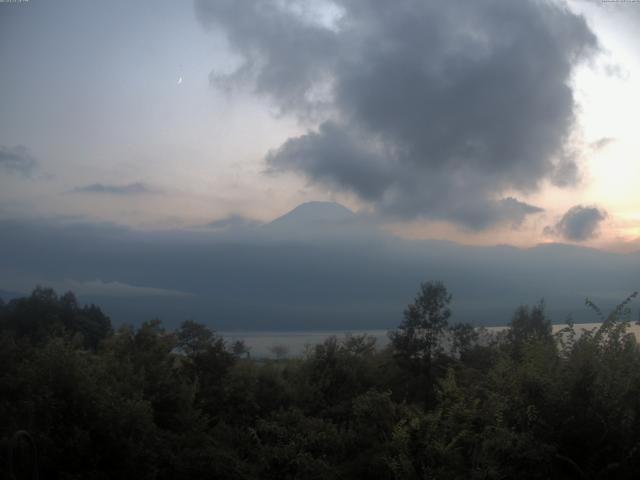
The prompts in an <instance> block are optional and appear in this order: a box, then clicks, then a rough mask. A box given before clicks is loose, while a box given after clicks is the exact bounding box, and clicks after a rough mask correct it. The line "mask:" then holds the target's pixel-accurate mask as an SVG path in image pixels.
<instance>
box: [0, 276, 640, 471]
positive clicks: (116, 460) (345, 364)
mask: <svg viewBox="0 0 640 480" xmlns="http://www.w3.org/2000/svg"><path fill="white" fill-rule="evenodd" d="M634 297H635V294H633V295H631V296H630V297H628V298H627V299H626V300H624V301H622V303H621V304H620V305H619V306H618V307H616V308H615V309H614V310H613V311H612V312H611V313H603V312H601V311H600V310H599V309H598V307H597V306H596V305H595V304H593V303H592V302H590V301H589V300H587V301H586V306H585V308H590V309H591V310H593V313H594V315H595V316H596V318H597V319H599V320H600V321H601V322H602V323H601V326H600V327H599V328H597V329H593V330H590V331H586V332H584V333H579V332H580V329H579V326H577V325H574V324H572V323H571V322H569V323H568V326H567V327H566V328H565V329H563V330H562V331H561V332H559V333H556V334H553V333H552V329H551V319H550V318H548V316H547V314H546V313H545V307H544V303H543V302H540V303H538V304H536V305H533V306H520V307H517V308H516V309H515V312H514V313H513V316H512V318H511V320H510V323H509V328H507V329H505V330H504V331H501V332H500V333H489V332H488V331H484V330H481V329H476V328H474V327H473V326H471V325H468V324H460V323H456V322H455V315H454V314H453V311H454V310H455V302H454V301H453V300H454V299H453V298H452V295H451V294H450V293H449V292H448V290H447V288H446V287H445V286H444V285H443V284H442V283H439V282H425V283H423V284H421V285H420V287H419V289H418V293H417V295H416V297H415V300H414V301H413V302H412V303H411V304H409V305H408V306H407V308H406V310H405V311H404V314H403V315H402V313H403V312H398V318H399V319H401V321H400V323H399V325H398V326H397V328H395V329H393V330H391V331H390V332H389V337H390V342H389V345H388V346H387V347H385V348H377V347H376V345H375V340H374V339H373V338H371V337H368V336H366V335H364V336H353V335H346V336H344V337H343V338H336V337H331V338H329V339H327V340H326V341H324V343H321V344H318V345H315V346H310V347H309V348H308V349H307V351H306V353H305V354H304V355H303V356H300V357H295V358H287V357H286V356H284V355H281V356H279V357H278V358H254V357H252V356H251V352H250V350H248V349H247V347H246V346H245V345H244V344H243V343H242V342H235V343H230V342H228V341H226V340H225V339H224V338H222V337H221V336H219V335H218V334H216V333H215V331H213V330H212V329H211V328H209V327H207V326H205V325H203V324H200V323H197V322H194V321H191V320H187V321H185V322H183V323H182V324H181V325H180V326H179V327H178V328H176V329H174V330H171V329H167V328H165V327H164V326H163V324H162V322H161V321H159V320H149V321H146V322H144V323H142V324H140V325H139V326H131V325H123V326H119V327H118V328H114V327H113V326H112V324H111V321H110V319H109V318H108V316H107V315H105V313H104V312H103V311H102V310H101V309H100V308H99V307H98V306H95V305H89V306H85V305H81V304H80V303H79V302H78V300H77V299H76V297H75V296H74V295H73V294H72V293H66V294H64V295H61V296H59V295H58V294H56V293H55V292H54V291H53V290H51V289H47V288H41V287H38V288H36V289H35V290H34V291H33V292H32V293H31V295H30V296H28V297H24V298H18V299H13V300H11V301H8V302H6V303H5V302H0V472H2V478H8V479H13V478H15V479H27V478H29V479H31V478H41V479H238V480H240V479H247V480H248V479H273V480H276V479H277V480H284V479H508V478H518V479H547V478H567V479H573V478H575V479H600V478H601V479H605V478H606V479H622V478H637V473H638V472H639V471H640V349H639V348H638V344H637V342H636V338H635V336H634V335H633V334H631V333H630V332H629V331H628V327H629V322H630V308H629V307H630V302H631V301H632V300H633V298H634Z"/></svg>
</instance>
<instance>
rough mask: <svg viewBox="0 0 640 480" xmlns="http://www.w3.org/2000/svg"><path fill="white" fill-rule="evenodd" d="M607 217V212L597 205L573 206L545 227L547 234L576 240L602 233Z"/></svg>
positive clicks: (590, 237)
mask: <svg viewBox="0 0 640 480" xmlns="http://www.w3.org/2000/svg"><path fill="white" fill-rule="evenodd" d="M606 218H607V212H605V211H604V210H601V209H599V208H597V207H583V206H582V205H576V206H575V207H571V208H570V209H569V210H568V211H567V212H566V213H565V214H564V215H563V216H562V218H561V219H560V220H559V221H558V223H556V224H555V225H553V226H548V227H545V229H544V233H545V234H546V235H551V236H557V237H562V238H564V239H566V240H571V241H574V242H583V241H585V240H590V239H592V238H595V237H597V236H598V234H599V233H600V224H601V223H602V222H603V221H604V220H605V219H606Z"/></svg>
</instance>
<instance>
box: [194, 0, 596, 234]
mask: <svg viewBox="0 0 640 480" xmlns="http://www.w3.org/2000/svg"><path fill="white" fill-rule="evenodd" d="M196 5H197V12H198V15H199V18H200V19H201V21H202V22H203V23H204V24H205V25H206V26H211V27H214V28H219V29H221V30H222V31H223V32H225V33H226V35H227V37H228V40H229V44H230V45H231V47H232V48H233V49H234V50H235V51H236V52H237V53H239V54H240V55H241V56H242V58H243V59H244V63H242V64H241V66H240V67H239V68H238V69H237V70H236V71H234V72H232V73H231V74H227V75H224V74H222V73H220V72H215V71H214V72H213V73H212V78H213V79H214V80H215V83H217V84H220V83H224V84H225V85H226V86H231V87H235V86H238V85H249V86H250V87H251V88H253V91H254V92H255V93H256V94H258V95H262V96H265V97H267V98H268V99H269V100H270V101H271V102H273V103H274V104H275V105H276V106H277V107H278V109H279V110H280V112H281V113H283V114H290V115H294V116H296V117H297V118H299V119H300V120H301V121H302V122H304V123H305V124H306V125H308V126H309V129H308V132H307V133H305V134H304V135H301V136H299V137H294V138H289V139H288V140H287V141H286V142H285V143H284V144H282V145H281V146H280V147H279V148H276V149H274V150H273V151H271V152H269V153H268V155H267V157H266V158H267V162H268V165H269V167H270V169H271V170H272V171H276V172H277V171H294V172H298V173H300V174H302V175H304V176H305V177H307V178H308V179H309V180H310V181H312V182H316V183H321V184H324V185H327V186H329V187H330V188H334V189H337V190H343V191H348V192H352V193H355V194H356V195H358V196H359V197H360V198H361V199H363V200H365V201H367V202H369V203H370V204H371V205H373V206H374V207H375V208H376V210H377V211H378V212H379V213H380V214H383V215H388V216H393V217H400V218H413V217H420V216H422V217H427V218H435V219H444V220H449V221H454V222H457V223H459V224H462V225H465V226H468V227H471V228H476V229H480V228H485V227H487V226H489V225H491V224H494V223H496V222H501V221H508V222H511V223H513V224H518V223H519V222H521V221H522V219H523V218H524V217H525V216H526V215H528V214H531V213H535V212H537V211H538V210H537V209H536V208H535V207H533V206H530V205H526V204H524V203H522V202H519V201H517V200H515V199H507V200H506V203H505V202H504V201H502V199H503V197H505V196H508V194H509V193H510V192H521V193H528V192H533V191H536V190H537V189H538V188H539V187H540V186H541V184H542V183H544V182H545V181H549V182H553V183H555V184H557V185H570V184H574V183H575V182H576V181H577V178H578V173H579V172H578V166H577V164H576V161H575V158H574V156H573V154H572V151H571V148H570V146H569V145H568V139H569V136H570V134H571V132H572V127H573V125H574V120H575V102H574V95H573V91H572V88H571V86H570V81H571V75H572V72H573V69H574V67H575V66H576V65H577V64H579V63H580V62H583V61H585V60H587V59H589V58H590V57H591V56H592V55H593V54H594V52H596V51H597V49H598V42H597V39H596V37H595V35H594V34H593V33H592V32H591V30H590V29H589V27H588V26H587V24H586V22H585V20H584V18H582V17H580V16H577V15H575V14H574V13H572V12H571V11H569V10H568V8H566V6H565V5H564V4H560V3H553V2H539V1H535V0H522V1H518V2H514V1H511V0H478V1H474V2H467V1H464V2H463V1H459V0H451V1H446V2H442V1H437V2H436V1H422V0H420V1H419V0H410V1H405V2H388V1H382V0H379V1H368V0H367V1H365V0H349V1H347V0H335V1H332V2H323V3H318V2H305V1H295V0H294V1H284V2H283V1H280V0H265V1H246V2H237V1H235V0H197V2H196Z"/></svg>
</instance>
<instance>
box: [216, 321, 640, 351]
mask: <svg viewBox="0 0 640 480" xmlns="http://www.w3.org/2000/svg"><path fill="white" fill-rule="evenodd" d="M566 326H567V325H566V324H558V325H553V332H554V333H555V332H557V331H559V330H561V329H563V328H565V327H566ZM599 326H600V323H579V324H576V325H575V329H576V332H578V333H581V332H582V331H585V330H591V329H594V328H598V327H599ZM505 328H507V327H505V326H501V327H486V329H487V330H488V331H490V332H499V331H501V330H504V329H505ZM629 331H630V332H632V333H634V334H635V336H636V338H638V339H640V325H636V324H635V323H632V324H631V325H630V328H629ZM218 333H219V334H220V335H222V336H223V337H224V338H225V339H226V340H227V341H236V340H243V341H244V342H245V344H246V346H247V347H249V349H250V353H251V356H252V357H274V356H275V353H274V352H273V351H272V350H273V347H276V346H278V347H284V349H282V351H283V352H284V351H286V355H287V356H299V355H302V354H303V353H304V351H305V349H306V348H308V347H313V346H314V345H317V344H319V343H322V342H324V341H325V340H326V339H327V338H329V337H330V336H332V335H333V336H336V337H338V338H342V337H344V336H345V335H347V334H351V335H363V334H367V335H370V336H372V337H375V339H376V346H377V347H378V348H383V347H385V346H386V345H387V344H388V343H389V337H388V336H387V333H388V330H327V331H288V332H286V331H285V332H273V331H271V332H269V331H253V332H251V331H247V332H233V331H227V332H218Z"/></svg>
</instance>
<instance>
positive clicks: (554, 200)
mask: <svg viewBox="0 0 640 480" xmlns="http://www.w3.org/2000/svg"><path fill="white" fill-rule="evenodd" d="M638 27H640V3H635V2H600V1H588V0H582V1H578V0H572V1H570V2H568V3H567V2H562V1H545V0H540V1H535V0H526V1H525V0H523V1H519V2H512V1H507V0H482V1H474V2H466V1H458V0H451V1H447V2H442V1H418V0H407V1H404V2H387V1H382V0H378V1H364V0H352V1H346V0H335V1H329V0H327V1H313V2H309V1H303V0H263V1H250V0H247V1H237V0H233V1H232V0H196V1H195V2H188V1H184V2H176V1H169V0H154V1H143V0H140V1H136V2H130V1H122V0H113V1H109V2H104V1H97V0H95V1H94V0H84V1H80V0H76V1H71V0H55V1H43V0H29V1H22V2H3V3H0V62H1V63H0V64H1V65H2V67H1V69H0V105H1V108H0V219H2V220H12V219H22V220H25V219H28V220H31V221H39V220H46V221H59V222H65V221H83V222H93V223H96V224H99V223H109V224H116V225H123V226H127V227H132V228H134V229H139V230H158V229H181V228H190V227H194V226H198V225H204V224H208V223H210V222H212V221H216V220H224V219H225V218H227V217H230V218H247V219H255V220H259V221H265V222H266V221H269V220H271V219H273V218H276V217H278V216H280V215H282V214H283V213H285V212H287V211H288V210H291V209H292V208H294V207H295V206H296V205H298V204H300V203H303V202H307V201H311V200H325V201H335V202H338V203H341V204H343V205H346V206H347V207H349V208H350V209H352V210H353V211H356V212H358V213H359V214H360V215H361V216H362V217H363V218H367V219H369V220H370V221H371V222H375V223H376V224H377V225H381V226H383V227H384V228H386V229H387V230H389V231H390V232H392V233H394V234H396V235H398V236H401V237H406V238H414V239H416V238H417V239H428V238H433V239H447V240H453V241H456V242H459V243H464V244H471V245H496V244H510V245H516V246H527V247H528V246H533V245H536V244H539V243H549V242H563V243H572V244H579V245H585V246H592V247H597V248H601V249H605V250H613V251H634V250H638V249H640V190H639V189H638V188H637V186H638V185H639V184H640V161H639V159H638V156H639V154H640V136H639V135H638V134H637V131H636V130H637V125H638V121H637V119H636V118H635V117H636V116H637V112H640V88H639V87H640V81H639V80H638V79H639V78H640V46H639V45H640V42H639V41H638V40H639V39H638V33H637V32H639V31H640V28H638Z"/></svg>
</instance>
